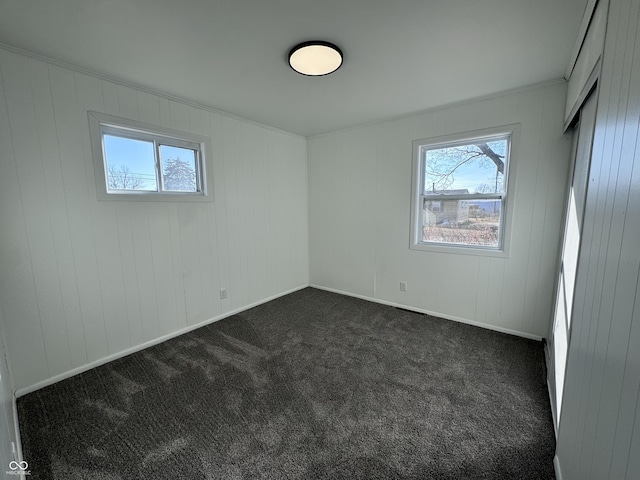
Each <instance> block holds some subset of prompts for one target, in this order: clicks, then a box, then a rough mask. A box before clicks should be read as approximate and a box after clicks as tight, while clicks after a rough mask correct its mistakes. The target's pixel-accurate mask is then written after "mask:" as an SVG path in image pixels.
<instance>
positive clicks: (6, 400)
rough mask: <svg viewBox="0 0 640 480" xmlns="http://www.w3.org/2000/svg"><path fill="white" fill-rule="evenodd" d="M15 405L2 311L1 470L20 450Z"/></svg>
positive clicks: (0, 379)
mask: <svg viewBox="0 0 640 480" xmlns="http://www.w3.org/2000/svg"><path fill="white" fill-rule="evenodd" d="M14 405H15V404H14V401H13V384H12V382H11V378H10V373H9V366H8V364H7V359H6V347H5V341H4V332H3V328H2V311H0V468H5V469H6V470H8V466H9V462H11V461H12V460H13V459H14V456H13V449H14V448H18V447H17V445H18V442H17V441H16V425H15V420H14V419H15V418H16V415H17V412H15V409H14ZM16 458H18V457H16ZM6 470H5V471H6Z"/></svg>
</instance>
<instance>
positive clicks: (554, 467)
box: [553, 455, 562, 480]
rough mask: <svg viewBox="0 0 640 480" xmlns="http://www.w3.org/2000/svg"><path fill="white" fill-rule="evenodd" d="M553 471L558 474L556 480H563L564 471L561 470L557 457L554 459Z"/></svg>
mask: <svg viewBox="0 0 640 480" xmlns="http://www.w3.org/2000/svg"><path fill="white" fill-rule="evenodd" d="M553 469H554V470H555V472H556V480H562V469H561V468H560V459H559V458H558V456H557V455H556V456H555V457H553Z"/></svg>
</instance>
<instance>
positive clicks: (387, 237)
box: [308, 82, 571, 337]
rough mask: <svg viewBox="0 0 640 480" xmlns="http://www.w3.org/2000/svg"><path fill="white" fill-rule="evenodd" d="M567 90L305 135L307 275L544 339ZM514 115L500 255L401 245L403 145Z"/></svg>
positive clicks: (564, 163)
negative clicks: (507, 224) (510, 205)
mask: <svg viewBox="0 0 640 480" xmlns="http://www.w3.org/2000/svg"><path fill="white" fill-rule="evenodd" d="M565 93H566V84H565V83H563V82H557V83H554V84H551V85H546V86H540V87H538V88H532V89H524V90H522V91H518V92H510V93H505V94H503V95H498V96H495V97H493V98H485V99H480V100H475V101H469V102H465V103H462V104H459V105H454V106H451V107H444V108H440V109H435V110H430V111H427V112H425V113H422V114H419V115H415V116H411V117H405V118H401V119H398V120H395V121H392V122H388V123H383V124H376V125H370V126H364V127H360V128H354V129H350V130H346V131H339V132H335V133H331V134H327V135H321V136H317V137H312V138H310V139H309V140H308V152H309V153H308V154H309V178H310V181H309V222H310V227H309V232H310V252H311V253H310V271H311V276H310V278H311V283H312V284H315V285H318V286H321V287H325V288H331V289H336V290H342V291H345V292H348V293H352V294H357V295H362V296H366V297H370V298H374V299H378V300H381V301H386V302H392V303H397V304H402V305H406V306H409V307H413V308H419V309H422V310H427V311H430V312H433V313H435V314H439V315H443V316H447V317H454V318H458V319H461V320H467V321H472V322H479V323H483V324H485V325H487V326H491V327H495V328H500V329H504V330H509V331H513V332H519V333H523V334H529V335H533V336H539V337H544V336H545V335H546V332H547V328H548V322H549V319H550V315H551V307H552V293H553V274H554V268H555V262H556V258H557V251H558V238H559V235H560V223H561V216H562V201H563V199H564V191H565V185H566V176H567V168H568V163H569V153H570V147H571V145H570V139H569V137H566V136H564V135H563V134H562V118H563V106H564V101H565ZM513 123H519V124H520V125H521V129H520V136H519V139H518V140H519V141H518V143H517V145H516V146H515V150H514V152H513V155H512V157H513V158H512V164H513V166H514V169H513V171H512V176H511V177H510V179H509V181H510V182H515V190H514V193H515V202H514V216H513V218H514V219H513V224H512V226H511V239H512V242H511V248H510V252H509V256H508V257H507V258H500V257H477V256H473V255H456V254H449V253H439V252H432V251H415V250H410V249H409V230H410V225H409V222H410V202H411V198H410V196H411V162H412V141H413V140H416V139H421V138H430V137H437V136H441V135H446V134H453V133H462V132H466V131H472V130H478V129H483V128H489V127H494V126H500V125H508V124H513ZM401 280H402V281H407V282H408V291H407V292H406V293H404V292H400V290H399V282H400V281H401Z"/></svg>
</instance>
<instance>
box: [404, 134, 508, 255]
mask: <svg viewBox="0 0 640 480" xmlns="http://www.w3.org/2000/svg"><path fill="white" fill-rule="evenodd" d="M482 133H486V134H484V135H479V136H473V135H471V134H470V135H469V136H455V137H446V138H438V139H431V140H418V141H416V142H414V178H413V184H414V189H413V192H414V194H413V197H412V202H413V205H412V218H413V224H412V241H411V248H414V249H419V250H427V249H432V247H435V248H436V249H437V248H442V247H466V248H468V249H475V250H476V251H477V250H478V249H479V250H488V251H491V250H493V251H499V252H501V251H503V250H504V236H505V235H504V232H505V225H504V224H505V218H506V217H505V210H506V206H507V204H506V200H507V176H508V170H509V164H510V158H509V154H510V150H511V137H512V129H511V130H510V129H505V130H502V131H500V130H498V131H492V132H491V133H489V131H485V132H482ZM458 251H461V250H459V249H458Z"/></svg>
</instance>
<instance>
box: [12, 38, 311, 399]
mask: <svg viewBox="0 0 640 480" xmlns="http://www.w3.org/2000/svg"><path fill="white" fill-rule="evenodd" d="M87 110H96V111H99V112H103V113H107V114H111V115H116V116H120V117H125V118H128V119H131V120H137V121H141V122H145V123H150V124H156V125H160V126H164V127H169V128H172V129H176V130H182V131H186V132H192V133H195V134H201V135H206V136H208V137H210V138H211V140H212V148H213V152H212V155H213V171H212V172H208V173H209V174H210V175H213V179H214V192H213V194H214V197H215V199H214V202H212V203H199V202H194V203H184V202H183V203H180V204H179V205H176V204H174V203H171V202H148V203H147V202H130V203H129V202H123V201H98V200H97V194H96V184H95V180H94V179H95V177H94V171H93V168H94V166H93V161H92V159H91V149H90V143H89V129H88V120H87ZM0 152H2V153H1V158H0V267H1V268H0V305H1V307H2V312H3V320H4V323H5V329H4V332H5V335H6V343H7V348H8V349H9V351H10V355H11V358H12V359H13V360H14V361H13V364H12V368H13V373H14V376H15V379H16V382H15V388H17V389H25V388H27V387H31V386H33V385H34V384H37V383H38V382H42V381H46V380H47V379H50V378H52V377H54V376H56V375H60V374H64V373H65V372H69V371H71V370H73V369H77V368H83V367H85V366H86V365H88V364H90V363H91V362H96V361H100V360H102V359H104V358H106V357H109V356H112V355H116V354H118V353H119V352H122V351H126V350H129V349H132V348H136V347H137V346H139V345H141V344H143V343H145V342H149V341H153V340H154V339H156V338H159V337H161V336H163V335H167V334H171V333H173V332H177V331H180V330H182V329H184V328H187V327H189V326H192V325H196V324H198V323H201V322H204V321H208V320H210V319H213V318H217V317H220V316H221V315H224V313H225V312H230V311H232V310H236V309H239V308H242V307H244V306H247V305H249V304H251V303H254V302H259V301H261V300H263V299H265V298H268V297H271V296H274V295H278V294H280V293H283V292H286V291H288V290H291V289H294V288H296V287H299V286H303V285H306V284H307V283H308V232H307V199H308V196H307V167H306V140H305V139H304V138H302V137H298V136H295V135H290V134H287V133H285V132H281V131H277V130H274V129H270V128H268V127H264V126H261V125H257V124H252V123H249V122H246V121H242V120H238V119H235V118H232V117H229V116H225V115H222V114H218V113H214V112H212V111H208V110H204V109H199V108H195V107H193V106H189V105H186V104H183V103H179V102H176V101H173V100H167V99H166V98H162V97H159V96H157V95H153V94H150V93H148V92H144V91H141V90H136V89H133V88H131V87H128V86H124V85H118V84H115V83H111V82H109V81H105V80H102V79H99V78H95V77H92V76H89V75H85V74H82V73H77V72H73V71H71V70H67V69H65V68H61V67H59V66H55V65H50V64H47V63H46V62H43V61H41V60H35V59H32V58H29V57H26V56H23V55H19V54H16V53H12V52H8V51H5V50H1V49H0ZM223 287H224V288H227V291H228V298H227V299H226V300H220V299H219V289H220V288H223Z"/></svg>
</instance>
